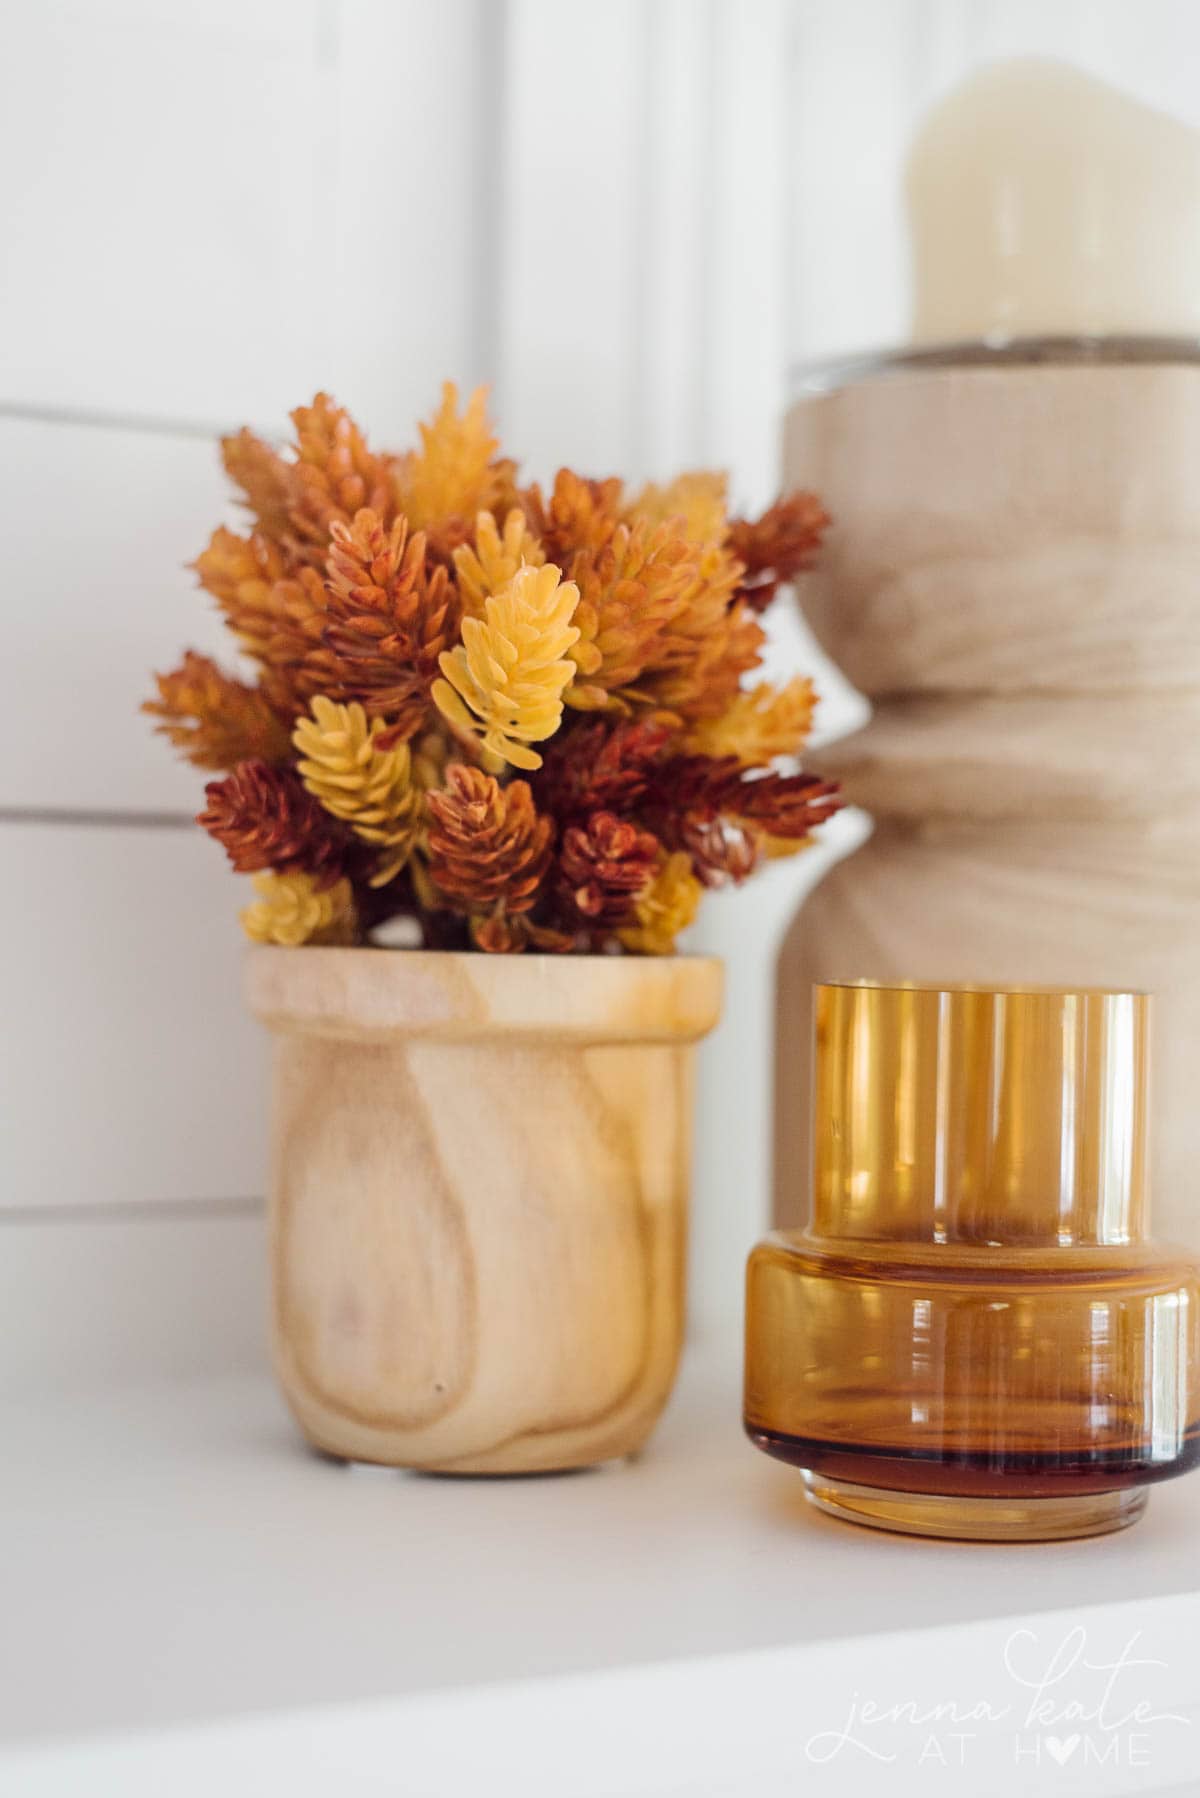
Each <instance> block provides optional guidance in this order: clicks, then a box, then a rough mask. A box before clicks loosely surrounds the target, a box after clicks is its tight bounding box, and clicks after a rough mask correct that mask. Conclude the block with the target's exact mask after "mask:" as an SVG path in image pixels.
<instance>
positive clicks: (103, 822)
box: [0, 805, 196, 830]
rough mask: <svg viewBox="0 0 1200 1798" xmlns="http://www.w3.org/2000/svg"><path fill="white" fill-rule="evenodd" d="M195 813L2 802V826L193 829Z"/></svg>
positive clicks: (0, 815) (0, 821) (0, 809)
mask: <svg viewBox="0 0 1200 1798" xmlns="http://www.w3.org/2000/svg"><path fill="white" fill-rule="evenodd" d="M195 823H196V817H195V813H194V812H122V811H96V810H92V809H90V808H88V807H87V806H79V807H75V806H55V805H38V806H32V805H31V806H28V807H26V806H21V805H0V825H3V824H59V825H63V824H66V825H70V826H72V827H74V826H76V825H80V824H82V825H85V826H93V827H97V828H100V829H105V830H111V829H114V828H116V829H118V830H124V829H130V830H185V829H186V830H191V829H193V828H194V827H195Z"/></svg>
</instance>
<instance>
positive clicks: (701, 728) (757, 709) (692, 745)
mask: <svg viewBox="0 0 1200 1798" xmlns="http://www.w3.org/2000/svg"><path fill="white" fill-rule="evenodd" d="M816 703H817V696H816V692H815V690H814V688H813V684H812V682H811V680H809V679H808V677H807V675H803V674H801V675H797V676H796V678H795V679H794V680H790V681H788V683H787V685H786V686H783V687H773V686H772V685H771V683H770V682H769V681H759V682H758V683H757V684H756V685H755V686H753V687H748V688H746V689H745V690H744V691H742V692H740V693H738V694H737V695H736V696H735V698H734V700H733V703H732V704H731V705H730V707H729V708H728V710H727V711H725V712H722V713H721V714H720V716H719V717H716V718H706V719H704V720H703V721H702V722H701V723H699V724H698V725H696V726H695V728H694V729H693V730H692V732H691V734H690V736H689V737H688V748H689V749H690V750H691V751H692V752H693V754H696V755H713V756H723V755H735V756H736V757H737V759H738V761H739V762H741V763H742V764H743V765H744V766H745V767H747V768H758V767H762V766H764V765H765V764H766V763H767V762H771V761H774V760H775V758H776V757H777V756H781V755H799V753H800V751H801V749H802V748H803V747H804V744H805V741H806V740H807V737H808V733H809V731H810V730H811V728H812V718H813V711H814V709H815V707H816Z"/></svg>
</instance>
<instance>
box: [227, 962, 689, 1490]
mask: <svg viewBox="0 0 1200 1798" xmlns="http://www.w3.org/2000/svg"><path fill="white" fill-rule="evenodd" d="M248 987H249V996H250V1003H251V1007H252V1009H253V1010H254V1012H255V1013H256V1015H257V1016H258V1017H259V1018H260V1019H261V1020H262V1021H263V1022H264V1023H265V1024H267V1025H268V1027H269V1028H270V1029H271V1031H272V1032H273V1034H274V1036H275V1080H274V1087H275V1103H274V1119H273V1127H272V1153H273V1168H272V1178H271V1195H270V1218H271V1277H272V1307H271V1310H272V1329H271V1334H272V1344H273V1350H274V1359H275V1366H276V1371H277V1373H278V1375H279V1379H280V1383H281V1385H282V1387H283V1390H284V1394H285V1396H286V1398H287V1400H288V1403H289V1405H290V1406H291V1409H292V1411H293V1413H294V1415H295V1417H296V1419H297V1421H298V1422H299V1424H300V1427H301V1429H302V1430H303V1431H304V1433H305V1435H306V1436H307V1437H308V1438H309V1440H310V1441H311V1442H312V1443H314V1444H315V1445H316V1446H317V1447H318V1448H321V1449H323V1450H325V1451H326V1452H327V1453H330V1454H333V1455H337V1456H341V1457H343V1458H346V1459H350V1460H362V1461H377V1462H382V1463H385V1464H388V1465H393V1466H399V1467H417V1468H425V1469H428V1470H431V1471H439V1472H451V1473H530V1472H538V1471H546V1470H557V1469H562V1468H569V1467H581V1466H586V1465H588V1464H589V1463H592V1462H597V1461H604V1460H608V1459H611V1458H614V1457H617V1456H621V1455H627V1454H630V1453H631V1452H633V1451H634V1450H635V1449H638V1448H640V1447H641V1445H642V1444H643V1443H644V1441H645V1440H646V1438H647V1436H648V1435H649V1434H650V1431H651V1430H652V1428H653V1427H654V1424H655V1422H656V1420H657V1418H658V1415H659V1413H660V1412H661V1410H662V1408H663V1406H664V1405H665V1403H666V1401H667V1398H668V1396H669V1394H670V1391H671V1386H672V1384H673V1381H674V1378H675V1371H676V1364H677V1361H678V1357H679V1347H680V1341H681V1337H682V1333H683V1315H684V1312H683V1301H684V1274H685V1260H686V1255H685V1250H686V1225H687V1202H688V1187H689V1174H690V1150H691V1127H692V1063H693V1060H694V1053H695V1044H696V1042H697V1040H698V1039H699V1038H700V1037H701V1036H703V1035H704V1034H705V1033H706V1032H707V1031H708V1030H710V1029H711V1028H712V1026H713V1024H714V1023H715V1022H716V1019H717V1013H718V1010H719V1007H720V995H721V967H720V964H719V963H718V962H715V961H710V960H706V959H703V958H699V957H696V958H693V957H689V956H679V957H658V958H648V957H629V958H620V957H611V956H609V957H567V956H540V955H528V956H526V955H521V956H489V955H459V954H450V953H436V952H425V951H418V950H412V951H410V950H386V949H370V948H364V949H349V948H347V949H336V948H303V949H280V948H255V949H252V950H251V951H250V953H249V960H248Z"/></svg>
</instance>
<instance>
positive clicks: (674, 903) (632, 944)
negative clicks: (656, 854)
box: [617, 850, 704, 955]
mask: <svg viewBox="0 0 1200 1798" xmlns="http://www.w3.org/2000/svg"><path fill="white" fill-rule="evenodd" d="M703 892H704V888H703V887H702V886H701V885H700V882H699V881H698V880H697V879H696V876H695V874H694V873H693V872H692V861H691V857H690V856H688V855H685V854H684V853H683V851H682V850H679V851H678V852H677V853H676V854H675V855H669V856H668V857H667V859H666V861H665V862H664V863H663V864H662V866H661V867H660V868H659V870H658V873H657V874H656V875H655V876H654V879H653V880H652V881H651V883H650V885H649V887H648V888H647V889H646V891H645V892H644V893H643V894H642V896H641V898H640V899H639V900H638V902H637V917H638V921H637V926H636V927H631V928H630V929H628V930H620V931H618V932H617V935H618V936H619V937H620V939H621V943H622V945H623V947H624V948H626V949H632V950H633V952H634V953H635V954H636V955H671V954H673V953H674V949H675V938H676V937H677V936H678V935H679V933H680V931H681V930H686V929H687V927H688V925H689V924H690V923H692V921H693V919H694V918H695V916H696V911H697V908H698V906H699V904H700V899H701V896H702V894H703Z"/></svg>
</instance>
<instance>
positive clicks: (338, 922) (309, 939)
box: [241, 874, 354, 949]
mask: <svg viewBox="0 0 1200 1798" xmlns="http://www.w3.org/2000/svg"><path fill="white" fill-rule="evenodd" d="M254 890H255V892H256V893H257V894H258V895H259V897H258V899H257V900H256V902H255V903H254V904H253V905H248V906H247V907H246V908H245V910H244V911H243V912H242V913H241V920H242V929H243V930H244V931H245V932H246V935H247V936H248V937H249V938H250V941H251V942H252V943H278V944H280V945H281V946H282V947H283V948H286V949H296V948H299V946H300V944H301V943H348V942H350V940H351V939H352V937H353V935H354V896H353V894H352V892H351V890H350V882H349V881H348V880H338V881H335V882H334V884H333V886H331V887H326V888H324V889H323V890H320V891H319V890H318V888H317V884H316V882H315V880H314V879H313V877H312V875H311V874H256V875H255V876H254Z"/></svg>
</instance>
